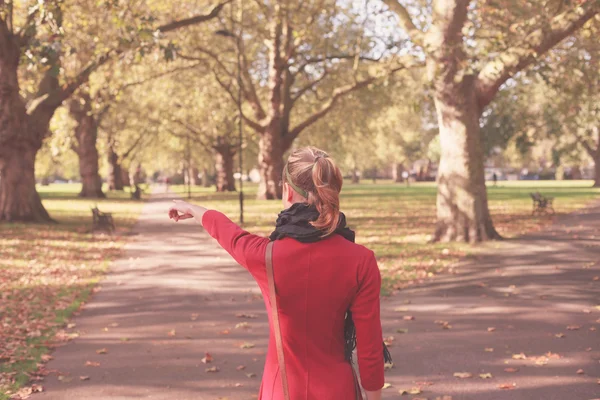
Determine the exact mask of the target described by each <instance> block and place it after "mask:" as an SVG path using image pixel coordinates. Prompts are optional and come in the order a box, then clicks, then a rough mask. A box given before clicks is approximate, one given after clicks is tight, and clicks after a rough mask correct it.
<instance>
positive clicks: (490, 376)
mask: <svg viewBox="0 0 600 400" xmlns="http://www.w3.org/2000/svg"><path fill="white" fill-rule="evenodd" d="M479 377H480V378H481V379H492V378H493V377H492V374H490V373H489V372H488V373H485V374H479Z"/></svg>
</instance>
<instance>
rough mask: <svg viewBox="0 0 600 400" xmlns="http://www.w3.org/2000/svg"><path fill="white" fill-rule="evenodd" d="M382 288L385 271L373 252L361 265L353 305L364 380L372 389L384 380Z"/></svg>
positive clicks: (379, 385) (359, 364)
mask: <svg viewBox="0 0 600 400" xmlns="http://www.w3.org/2000/svg"><path fill="white" fill-rule="evenodd" d="M380 291H381V274H380V272H379V267H378V266H377V261H376V260H375V255H374V254H373V253H371V257H369V259H367V260H366V262H365V263H364V264H363V265H362V266H361V269H359V286H358V292H357V294H356V296H355V297H354V301H353V302H352V304H351V306H350V311H352V318H353V320H354V325H355V326H356V347H357V350H358V367H359V370H360V380H361V383H362V386H363V387H364V388H365V389H366V390H369V391H375V390H379V389H381V388H382V387H383V384H384V365H383V364H384V360H383V335H382V330H381V319H380V309H379V307H380V304H379V295H380Z"/></svg>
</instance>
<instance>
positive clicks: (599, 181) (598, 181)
mask: <svg viewBox="0 0 600 400" xmlns="http://www.w3.org/2000/svg"><path fill="white" fill-rule="evenodd" d="M599 147H600V145H599ZM594 187H597V188H600V151H599V152H598V156H597V157H595V158H594Z"/></svg>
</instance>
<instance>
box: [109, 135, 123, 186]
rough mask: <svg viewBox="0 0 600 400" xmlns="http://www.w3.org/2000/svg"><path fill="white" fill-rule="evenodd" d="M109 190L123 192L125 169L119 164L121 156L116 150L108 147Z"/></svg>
mask: <svg viewBox="0 0 600 400" xmlns="http://www.w3.org/2000/svg"><path fill="white" fill-rule="evenodd" d="M107 181H108V190H123V169H122V168H121V164H120V163H119V155H118V154H117V153H116V152H115V150H114V148H113V147H112V146H110V145H109V147H108V178H107Z"/></svg>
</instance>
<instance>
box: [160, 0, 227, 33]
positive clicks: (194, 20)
mask: <svg viewBox="0 0 600 400" xmlns="http://www.w3.org/2000/svg"><path fill="white" fill-rule="evenodd" d="M232 1H233V0H227V1H224V2H222V3H219V4H217V5H216V6H215V7H214V8H213V9H212V10H211V11H210V12H209V13H208V14H202V15H196V16H194V17H190V18H186V19H180V20H177V21H173V22H169V23H168V24H165V25H162V26H159V27H158V28H157V29H156V30H157V31H159V32H162V33H166V32H171V31H174V30H177V29H180V28H184V27H186V26H190V25H197V24H199V23H202V22H206V21H209V20H211V19H213V18H216V17H217V16H218V15H219V13H220V12H221V10H222V9H223V7H225V5H226V4H229V3H231V2H232Z"/></svg>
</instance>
